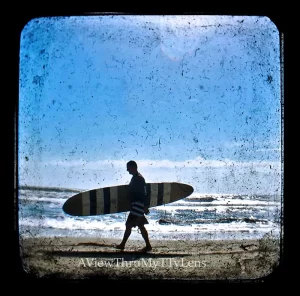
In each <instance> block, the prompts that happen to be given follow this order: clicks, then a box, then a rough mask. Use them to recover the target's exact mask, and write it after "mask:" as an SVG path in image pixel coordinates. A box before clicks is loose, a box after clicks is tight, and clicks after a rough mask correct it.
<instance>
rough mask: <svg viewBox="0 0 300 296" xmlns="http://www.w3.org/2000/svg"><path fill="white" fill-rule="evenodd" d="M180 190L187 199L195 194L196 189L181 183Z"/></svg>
mask: <svg viewBox="0 0 300 296" xmlns="http://www.w3.org/2000/svg"><path fill="white" fill-rule="evenodd" d="M179 188H180V190H181V191H182V194H183V195H184V197H187V196H189V195H191V194H192V193H193V192H194V188H193V187H192V186H191V185H188V184H183V183H180V184H179Z"/></svg>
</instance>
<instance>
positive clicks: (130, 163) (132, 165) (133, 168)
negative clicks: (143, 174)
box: [127, 160, 137, 175]
mask: <svg viewBox="0 0 300 296" xmlns="http://www.w3.org/2000/svg"><path fill="white" fill-rule="evenodd" d="M127 171H128V172H129V174H131V175H133V174H135V173H136V172H137V164H136V162H135V161H133V160H130V161H128V162H127Z"/></svg>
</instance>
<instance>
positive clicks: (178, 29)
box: [18, 15, 282, 193]
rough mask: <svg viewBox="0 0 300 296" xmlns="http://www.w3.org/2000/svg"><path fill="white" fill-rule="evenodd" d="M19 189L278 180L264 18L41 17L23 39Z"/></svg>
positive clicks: (275, 110) (215, 185)
mask: <svg viewBox="0 0 300 296" xmlns="http://www.w3.org/2000/svg"><path fill="white" fill-rule="evenodd" d="M19 86H20V87H19V90H20V96H19V135H18V140H19V142H18V143H19V183H20V185H25V184H27V185H36V186H55V187H71V188H79V189H91V188H96V187H104V186H114V185H119V184H123V183H126V182H128V181H129V180H130V176H128V173H127V172H126V162H127V161H129V160H131V159H133V160H136V161H137V163H138V165H139V169H140V171H141V173H142V174H143V175H144V176H145V178H146V180H147V181H148V182H160V181H169V182H173V181H174V182H177V181H181V182H185V183H189V184H191V185H192V186H193V187H194V188H195V189H196V191H197V192H203V193H227V192H228V193H243V192H246V193H247V192H248V193H262V192H264V193H275V192H277V193H278V192H279V191H280V185H281V172H280V163H281V145H282V144H281V129H280V126H281V93H280V47H279V32H278V30H277V28H276V26H275V25H274V23H272V21H271V20H270V19H269V18H267V17H256V16H201V15H194V16H193V15H190V16H159V15H158V16H137V15H136V16H130V15H125V16H122V15H113V16H111V15H102V16H79V17H75V16H74V17H52V18H51V17H47V18H37V19H33V20H31V21H30V22H29V23H28V24H27V25H26V26H25V27H24V29H23V31H22V34H21V38H20V85H19Z"/></svg>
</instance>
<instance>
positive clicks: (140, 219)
mask: <svg viewBox="0 0 300 296" xmlns="http://www.w3.org/2000/svg"><path fill="white" fill-rule="evenodd" d="M145 224H149V222H148V220H147V218H146V217H145V216H144V215H143V216H136V215H133V214H131V213H130V214H129V215H128V217H127V220H126V223H125V225H126V226H131V227H136V226H138V227H140V226H144V225H145Z"/></svg>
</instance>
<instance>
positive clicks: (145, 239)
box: [139, 225, 152, 251]
mask: <svg viewBox="0 0 300 296" xmlns="http://www.w3.org/2000/svg"><path fill="white" fill-rule="evenodd" d="M139 229H140V231H141V234H142V237H143V239H144V241H145V243H146V248H145V250H147V251H150V250H152V246H151V244H150V241H149V237H148V232H147V230H146V228H145V226H144V225H141V226H139Z"/></svg>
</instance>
